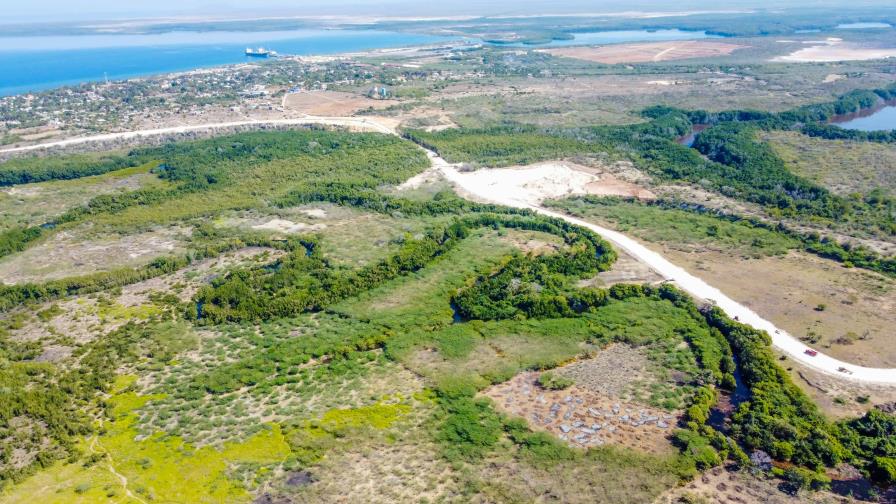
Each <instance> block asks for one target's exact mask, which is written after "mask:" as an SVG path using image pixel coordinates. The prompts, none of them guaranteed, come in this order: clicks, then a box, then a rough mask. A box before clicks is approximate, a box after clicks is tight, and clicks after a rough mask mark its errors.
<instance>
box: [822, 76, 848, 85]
mask: <svg viewBox="0 0 896 504" xmlns="http://www.w3.org/2000/svg"><path fill="white" fill-rule="evenodd" d="M845 78H846V76H845V75H843V74H828V75H826V76H825V78H824V80H823V81H822V82H823V83H824V84H830V83H831V82H837V81H838V80H843V79H845Z"/></svg>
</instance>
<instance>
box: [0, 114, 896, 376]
mask: <svg viewBox="0 0 896 504" xmlns="http://www.w3.org/2000/svg"><path fill="white" fill-rule="evenodd" d="M314 124H320V125H330V126H342V127H348V128H355V129H359V130H365V131H373V132H377V133H384V134H389V135H395V134H397V133H396V131H395V130H393V129H392V128H389V127H388V126H385V125H383V124H381V123H378V122H376V121H375V120H374V119H372V118H358V117H316V116H308V117H304V118H301V119H280V120H267V121H264V120H249V121H235V122H226V123H214V124H205V125H194V126H178V127H171V128H160V129H153V130H140V131H131V132H123V133H108V134H104V135H96V136H90V137H78V138H70V139H66V140H60V141H56V142H49V143H45V144H37V145H30V146H24V147H13V148H6V149H0V154H3V153H15V152H28V151H35V150H39V149H45V148H53V147H68V146H73V145H80V144H88V143H94V142H103V141H111V140H127V139H139V138H141V137H151V136H159V135H170V134H179V133H187V132H193V131H214V130H216V129H226V128H234V127H243V126H302V125H314ZM426 153H427V156H428V157H429V158H430V160H431V162H432V164H433V166H434V168H436V169H437V170H439V171H440V172H441V174H442V175H443V176H444V177H445V178H446V179H447V180H448V181H450V182H452V183H453V184H455V185H456V186H457V187H458V188H460V189H461V190H462V191H463V192H466V193H467V194H469V195H472V196H475V197H477V198H480V199H483V200H486V201H489V202H493V203H498V204H502V205H507V206H513V207H518V208H528V209H531V210H533V211H535V212H538V213H540V214H543V215H547V216H550V217H556V218H558V219H563V220H565V221H567V222H569V223H572V224H575V225H578V226H582V227H585V228H588V229H590V230H592V231H594V232H596V233H598V234H599V235H601V236H602V237H604V238H605V239H606V240H608V241H610V242H611V243H612V244H613V245H615V246H617V247H619V248H620V249H622V250H624V251H626V252H627V253H628V254H630V255H632V256H633V257H635V258H637V259H638V260H640V261H642V262H643V263H645V264H647V265H648V266H649V267H650V268H652V269H653V270H654V271H656V272H657V273H659V274H660V275H662V276H663V277H664V278H667V279H669V280H671V281H673V282H675V284H676V285H678V286H679V287H680V288H681V289H682V290H684V291H686V292H687V293H689V294H691V295H692V296H695V297H697V298H699V299H705V300H712V301H713V302H714V303H715V304H716V305H717V306H718V307H719V308H721V309H722V310H724V311H725V313H726V314H728V316H730V317H732V318H733V317H736V318H737V319H739V320H740V321H741V322H743V323H745V324H749V325H751V326H753V327H755V328H757V329H761V330H764V331H766V332H768V334H770V335H771V338H772V344H773V345H774V346H775V347H776V348H778V349H779V350H780V351H782V352H783V353H785V354H787V355H788V356H789V357H790V358H791V359H793V360H795V361H798V362H800V363H801V364H803V365H805V366H807V367H809V368H811V369H815V370H817V371H820V372H822V373H825V374H827V375H831V376H834V377H837V378H841V379H844V380H850V381H855V382H861V383H869V384H879V385H896V369H884V368H868V367H862V366H856V365H853V364H849V363H847V362H843V361H840V360H837V359H835V358H833V357H830V356H828V355H824V354H823V353H821V352H818V353H817V355H815V356H811V355H808V354H806V350H809V347H808V346H806V345H804V344H803V343H802V342H800V341H799V340H798V339H797V338H795V337H793V336H792V335H790V334H788V333H787V332H785V331H783V330H781V329H779V328H777V327H775V325H774V324H772V323H771V322H769V321H768V320H766V319H764V318H762V317H761V316H760V315H759V314H757V313H756V312H754V311H753V310H750V309H749V308H747V307H746V306H744V305H742V304H740V303H738V302H737V301H735V300H733V299H731V298H730V297H728V296H726V295H725V294H724V293H722V292H721V291H720V290H718V289H716V288H715V287H712V286H711V285H709V284H707V283H706V282H704V281H703V280H701V279H700V278H698V277H696V276H694V275H692V274H690V273H688V272H687V271H685V270H684V269H683V268H681V267H679V266H676V265H674V264H672V263H671V262H670V261H669V260H667V259H666V258H664V257H663V256H661V255H660V254H658V253H656V252H654V251H653V250H650V249H649V248H647V247H645V246H644V245H642V244H640V243H638V242H637V241H635V240H633V239H631V238H629V237H627V236H625V235H623V234H622V233H619V232H616V231H613V230H611V229H607V228H604V227H601V226H597V225H595V224H592V223H590V222H586V221H583V220H581V219H577V218H574V217H571V216H569V215H566V214H561V213H558V212H554V211H552V210H548V209H546V208H544V207H542V206H541V205H540V203H541V202H540V200H533V199H532V198H529V197H521V196H520V194H524V193H526V191H521V192H520V191H513V190H512V189H514V180H507V181H506V183H504V182H503V181H502V186H503V187H504V188H509V189H510V190H496V188H495V187H494V186H493V185H489V184H483V183H482V181H481V180H480V179H479V178H477V176H476V174H475V172H473V173H461V172H459V171H458V170H457V169H456V167H455V166H454V165H452V164H450V163H448V162H447V161H445V160H444V159H442V158H441V157H439V156H438V155H437V154H435V153H433V152H431V151H426ZM575 189H576V188H570V191H573V190H575Z"/></svg>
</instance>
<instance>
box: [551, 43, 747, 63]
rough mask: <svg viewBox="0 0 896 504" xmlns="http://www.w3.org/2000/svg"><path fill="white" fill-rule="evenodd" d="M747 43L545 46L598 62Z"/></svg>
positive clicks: (693, 54) (692, 53) (705, 54)
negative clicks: (554, 47)
mask: <svg viewBox="0 0 896 504" xmlns="http://www.w3.org/2000/svg"><path fill="white" fill-rule="evenodd" d="M747 47H749V46H746V45H739V44H731V43H728V42H714V41H708V40H680V41H670V42H649V43H643V44H613V45H606V46H599V47H563V48H557V49H545V50H544V52H547V53H550V54H553V55H554V56H564V57H567V58H575V59H581V60H586V61H594V62H597V63H605V64H609V65H612V64H615V63H643V62H647V61H672V60H681V59H688V58H711V57H715V56H727V55H729V54H731V53H732V52H734V51H736V50H738V49H744V48H747Z"/></svg>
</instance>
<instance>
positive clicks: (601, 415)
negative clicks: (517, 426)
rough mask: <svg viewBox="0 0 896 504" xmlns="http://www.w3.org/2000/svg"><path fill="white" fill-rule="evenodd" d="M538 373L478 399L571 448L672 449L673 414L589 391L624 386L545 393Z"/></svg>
mask: <svg viewBox="0 0 896 504" xmlns="http://www.w3.org/2000/svg"><path fill="white" fill-rule="evenodd" d="M580 371H581V369H576V370H574V371H571V372H572V373H574V374H579V373H578V372H580ZM539 375H540V373H535V372H527V373H521V374H519V375H517V376H516V377H514V378H513V379H511V380H510V381H508V382H505V383H502V384H499V385H495V386H493V387H491V388H489V389H488V390H486V391H485V392H484V393H483V395H485V396H486V397H489V398H491V399H493V400H494V401H495V404H496V405H497V408H498V409H499V410H502V411H504V412H506V413H509V414H512V415H516V416H520V417H522V418H525V419H526V420H527V421H528V422H529V425H530V426H531V427H532V428H533V429H535V430H542V431H546V432H549V433H551V434H553V435H555V436H557V437H558V438H560V439H562V440H564V441H567V442H568V443H569V444H571V445H573V446H578V447H592V446H601V445H604V444H613V445H617V446H622V447H626V448H632V449H636V450H640V451H644V452H650V453H668V452H669V451H670V450H672V449H673V448H672V445H671V443H670V442H669V439H668V436H669V434H670V432H671V431H672V430H673V429H674V428H675V425H676V424H677V423H678V417H677V416H676V415H672V414H670V413H668V412H665V411H662V410H658V409H654V408H649V407H646V406H643V405H641V404H638V403H634V402H626V401H623V400H621V399H619V398H618V397H616V396H615V395H614V394H610V393H607V392H601V391H597V390H594V389H601V388H602V389H603V390H613V391H615V390H617V389H618V388H620V387H622V386H624V383H622V382H617V383H616V386H611V387H605V386H602V385H599V384H598V382H597V381H595V380H590V381H587V382H586V385H585V386H578V385H573V386H571V387H569V388H568V389H566V390H547V389H544V388H542V387H541V386H540V385H538V383H537V380H538V377H539ZM619 376H621V377H623V378H625V376H626V375H625V374H624V373H619ZM586 386H587V387H588V388H585V387H586Z"/></svg>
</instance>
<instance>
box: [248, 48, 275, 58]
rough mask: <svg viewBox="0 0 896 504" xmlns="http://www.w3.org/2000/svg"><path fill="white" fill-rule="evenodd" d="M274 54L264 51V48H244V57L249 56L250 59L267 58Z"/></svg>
mask: <svg viewBox="0 0 896 504" xmlns="http://www.w3.org/2000/svg"><path fill="white" fill-rule="evenodd" d="M274 54H275V53H274V51H271V50H269V49H265V48H264V47H257V48H254V49H253V48H251V47H247V48H246V56H249V57H251V58H267V57H268V56H273V55H274Z"/></svg>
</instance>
